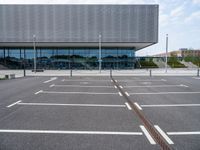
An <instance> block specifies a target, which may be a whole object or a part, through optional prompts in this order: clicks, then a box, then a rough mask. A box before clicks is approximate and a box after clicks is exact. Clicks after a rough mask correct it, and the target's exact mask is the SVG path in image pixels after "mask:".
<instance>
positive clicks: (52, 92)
mask: <svg viewBox="0 0 200 150" xmlns="http://www.w3.org/2000/svg"><path fill="white" fill-rule="evenodd" d="M38 92H39V93H41V94H88V95H117V94H118V93H96V92H57V91H42V90H41V91H38ZM38 92H37V94H38Z"/></svg>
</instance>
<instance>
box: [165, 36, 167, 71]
mask: <svg viewBox="0 0 200 150" xmlns="http://www.w3.org/2000/svg"><path fill="white" fill-rule="evenodd" d="M167 55H168V34H166V54H165V73H167V62H168V60H167Z"/></svg>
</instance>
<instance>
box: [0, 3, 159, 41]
mask: <svg viewBox="0 0 200 150" xmlns="http://www.w3.org/2000/svg"><path fill="white" fill-rule="evenodd" d="M0 14H1V15H0V21H1V22H2V23H1V25H0V33H3V34H0V42H32V35H33V34H35V35H36V36H37V40H38V42H98V35H99V34H102V41H103V42H129V43H136V42H148V43H156V42H157V38H158V31H157V30H158V29H157V24H158V6H157V5H0Z"/></svg>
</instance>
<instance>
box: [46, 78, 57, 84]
mask: <svg viewBox="0 0 200 150" xmlns="http://www.w3.org/2000/svg"><path fill="white" fill-rule="evenodd" d="M56 79H57V77H53V78H51V79H50V80H47V81H44V82H43V83H49V82H51V81H53V80H56Z"/></svg>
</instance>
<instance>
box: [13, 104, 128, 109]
mask: <svg viewBox="0 0 200 150" xmlns="http://www.w3.org/2000/svg"><path fill="white" fill-rule="evenodd" d="M17 104H18V105H31V106H77V107H121V108H123V107H126V106H125V105H105V104H61V103H17Z"/></svg>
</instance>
